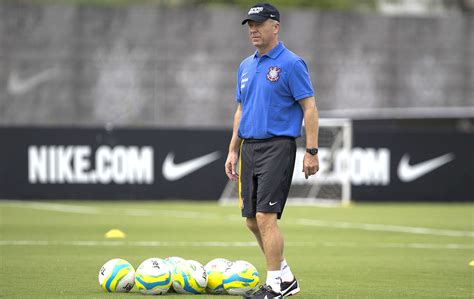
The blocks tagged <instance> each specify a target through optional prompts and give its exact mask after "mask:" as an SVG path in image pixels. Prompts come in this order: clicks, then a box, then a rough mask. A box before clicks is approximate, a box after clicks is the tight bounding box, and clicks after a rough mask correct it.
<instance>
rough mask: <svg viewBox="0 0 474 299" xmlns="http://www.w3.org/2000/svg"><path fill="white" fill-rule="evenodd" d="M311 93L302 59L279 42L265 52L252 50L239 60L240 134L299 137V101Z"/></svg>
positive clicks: (311, 88)
mask: <svg viewBox="0 0 474 299" xmlns="http://www.w3.org/2000/svg"><path fill="white" fill-rule="evenodd" d="M313 95H314V91H313V86H312V84H311V79H310V76H309V72H308V68H307V66H306V64H305V62H304V61H303V60H302V59H301V58H300V57H298V56H297V55H296V54H294V53H293V52H291V51H290V50H288V49H287V48H285V46H284V45H283V43H282V42H279V43H278V45H277V46H276V47H275V48H273V49H272V50H271V51H270V52H268V53H267V54H265V55H260V54H259V53H258V51H257V52H255V54H254V55H252V56H249V57H247V58H246V59H244V60H243V61H242V63H241V64H240V67H239V71H238V74H237V86H236V90H235V97H236V100H237V102H239V103H240V104H241V105H242V115H241V118H240V124H239V129H238V135H239V137H240V138H243V139H267V138H271V137H275V136H289V137H295V138H296V137H299V136H300V135H301V124H302V121H303V110H302V108H301V106H300V104H299V103H298V101H299V100H302V99H305V98H307V97H310V96H313Z"/></svg>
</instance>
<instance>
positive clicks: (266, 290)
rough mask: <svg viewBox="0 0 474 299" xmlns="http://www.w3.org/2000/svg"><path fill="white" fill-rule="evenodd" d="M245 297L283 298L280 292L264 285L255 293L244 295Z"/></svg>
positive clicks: (245, 298) (258, 298)
mask: <svg viewBox="0 0 474 299" xmlns="http://www.w3.org/2000/svg"><path fill="white" fill-rule="evenodd" d="M242 298H244V299H271V298H282V297H281V294H280V293H277V292H275V291H273V290H272V287H271V286H268V285H264V286H262V287H260V289H258V290H257V291H256V292H255V293H253V294H250V295H247V296H243V297H242Z"/></svg>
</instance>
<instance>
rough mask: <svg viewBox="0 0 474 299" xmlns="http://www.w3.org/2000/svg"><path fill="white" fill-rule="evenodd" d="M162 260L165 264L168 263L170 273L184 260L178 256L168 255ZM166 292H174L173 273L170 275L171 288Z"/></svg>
mask: <svg viewBox="0 0 474 299" xmlns="http://www.w3.org/2000/svg"><path fill="white" fill-rule="evenodd" d="M164 261H165V263H166V264H168V267H169V268H170V271H171V274H173V272H174V269H176V267H177V266H178V265H179V264H180V263H182V262H185V261H186V260H185V259H183V258H182V257H179V256H170V257H167V258H165V259H164ZM168 292H176V291H175V290H174V288H173V275H171V288H170V289H169V290H168Z"/></svg>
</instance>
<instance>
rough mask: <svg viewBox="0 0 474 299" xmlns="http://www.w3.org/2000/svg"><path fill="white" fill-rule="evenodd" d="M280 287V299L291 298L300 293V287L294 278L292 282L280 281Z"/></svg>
mask: <svg viewBox="0 0 474 299" xmlns="http://www.w3.org/2000/svg"><path fill="white" fill-rule="evenodd" d="M280 286H281V296H282V298H285V297H288V296H293V295H295V294H298V293H299V292H300V286H299V284H298V281H297V280H296V277H294V278H293V280H292V281H282V282H281V285H280Z"/></svg>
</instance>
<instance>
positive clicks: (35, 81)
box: [7, 68, 59, 95]
mask: <svg viewBox="0 0 474 299" xmlns="http://www.w3.org/2000/svg"><path fill="white" fill-rule="evenodd" d="M58 73H59V72H58V70H57V69H56V68H52V69H47V70H44V71H42V72H40V73H38V74H36V75H33V76H30V77H29V78H26V79H24V78H20V76H19V75H18V72H16V71H11V72H10V75H9V76H8V84H7V91H8V93H10V94H11V95H22V94H25V93H27V92H29V91H30V90H32V89H33V88H35V87H36V86H38V85H40V84H41V83H44V82H46V81H49V80H51V79H53V78H55V77H56V76H57V75H58Z"/></svg>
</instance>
